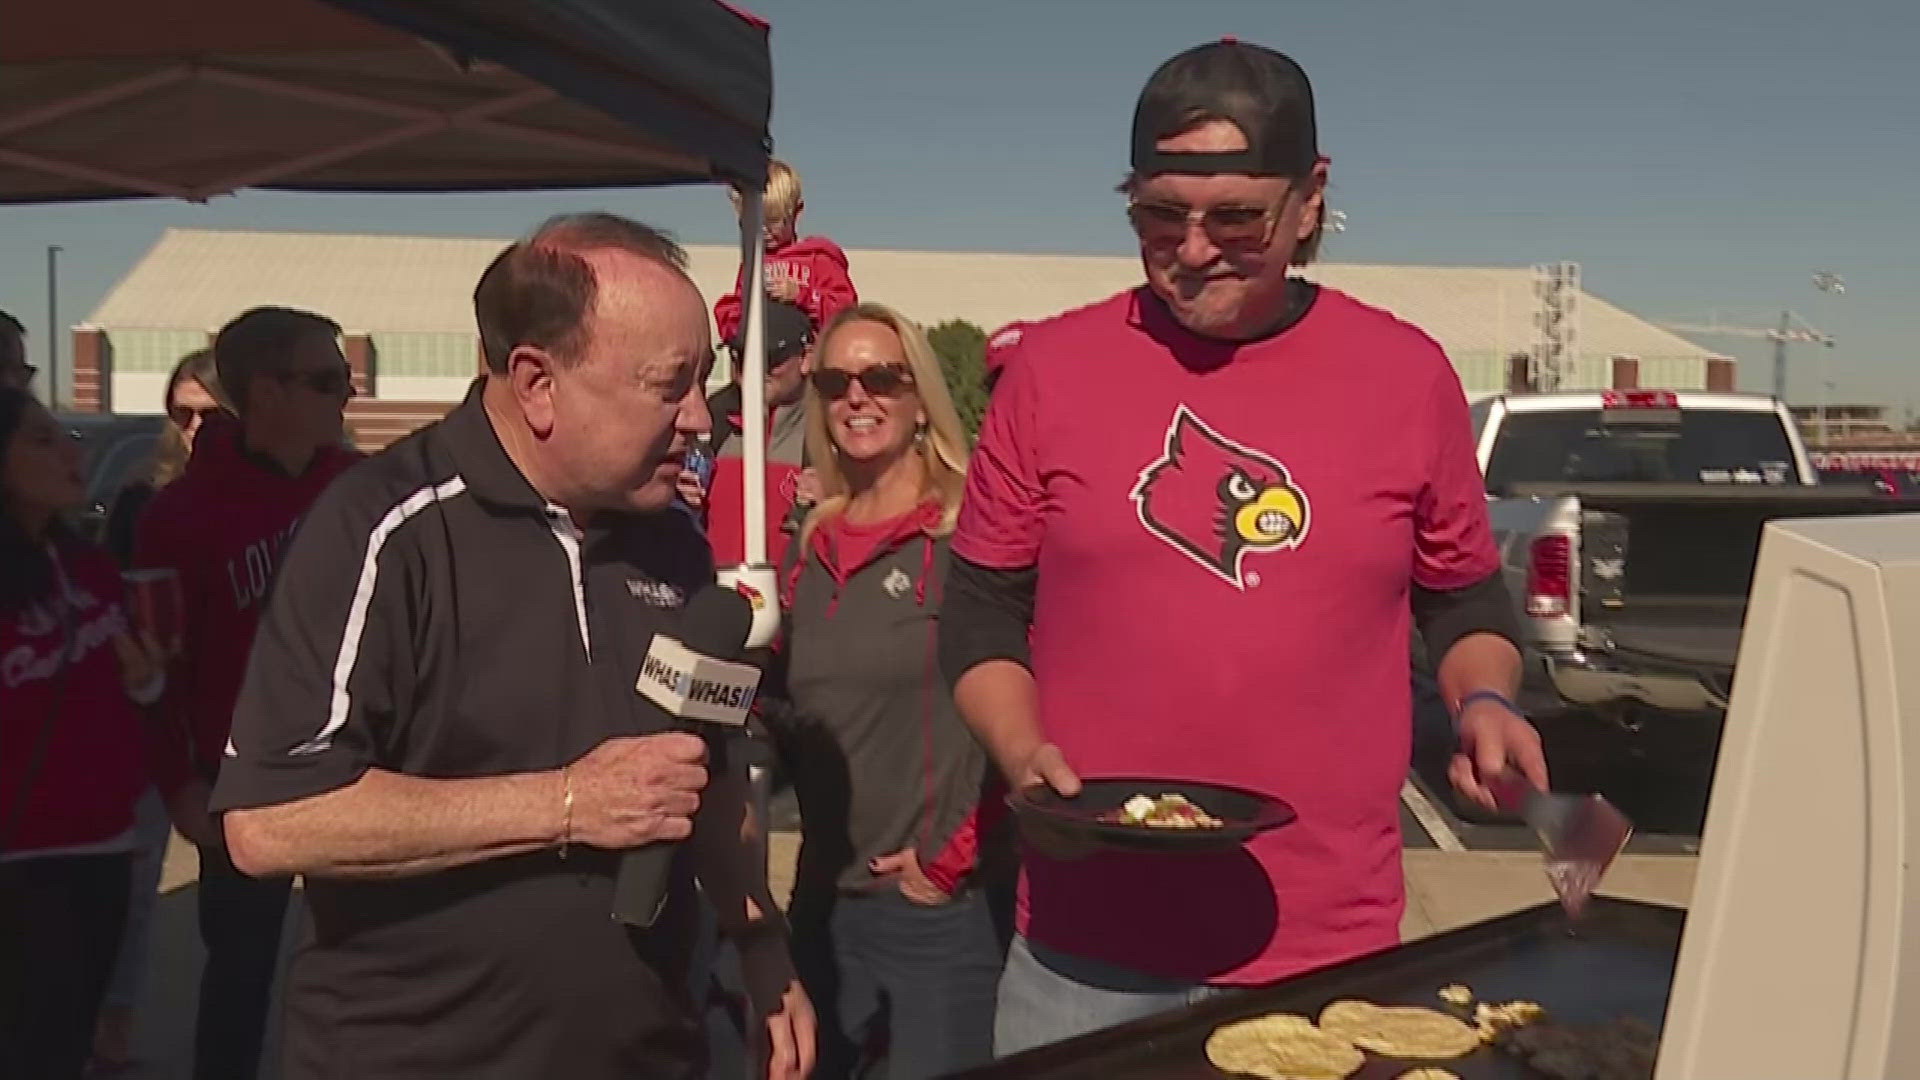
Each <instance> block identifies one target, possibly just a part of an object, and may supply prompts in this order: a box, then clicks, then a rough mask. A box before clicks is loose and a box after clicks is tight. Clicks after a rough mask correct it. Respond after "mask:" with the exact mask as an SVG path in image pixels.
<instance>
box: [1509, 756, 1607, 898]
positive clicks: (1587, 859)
mask: <svg viewBox="0 0 1920 1080" xmlns="http://www.w3.org/2000/svg"><path fill="white" fill-rule="evenodd" d="M1490 786H1491V788H1492V790H1493V797H1494V802H1495V803H1497V804H1498V805H1499V807H1500V809H1502V810H1504V811H1506V812H1507V813H1510V814H1519V815H1520V818H1521V819H1522V820H1523V821H1525V822H1526V823H1527V827H1528V828H1531V829H1532V830H1533V832H1534V835H1535V836H1537V837H1539V838H1540V850H1541V853H1542V854H1543V855H1544V856H1545V859H1546V867H1547V880H1548V881H1549V882H1551V883H1552V884H1553V891H1554V893H1555V894H1556V895H1558V896H1559V897H1560V906H1561V907H1563V908H1565V909H1566V911H1567V915H1568V916H1569V917H1571V918H1578V917H1579V916H1580V913H1581V912H1582V911H1584V910H1585V909H1586V906H1587V898H1588V897H1591V896H1592V895H1593V890H1594V888H1595V887H1596V886H1598V885H1599V884H1600V878H1601V877H1602V876H1603V875H1605V874H1606V872H1607V867H1609V866H1612V865H1613V860H1614V857H1615V856H1616V855H1619V854H1620V849H1621V848H1624V847H1625V846H1626V844H1627V838H1628V837H1630V836H1632V835H1633V822H1631V821H1628V820H1627V816H1626V815H1625V814H1622V813H1621V812H1620V811H1619V809H1618V808H1616V807H1615V806H1614V805H1613V804H1612V803H1610V802H1608V801H1607V800H1606V797H1605V796H1602V795H1600V794H1598V793H1595V794H1590V795H1563V794H1560V793H1557V792H1548V791H1541V790H1540V789H1539V788H1536V787H1534V786H1533V784H1532V783H1530V782H1529V781H1527V780H1526V779H1525V778H1524V777H1520V776H1517V775H1514V774H1511V773H1509V774H1507V775H1506V776H1503V777H1501V778H1500V779H1498V780H1496V781H1494V782H1493V784H1492V785H1490Z"/></svg>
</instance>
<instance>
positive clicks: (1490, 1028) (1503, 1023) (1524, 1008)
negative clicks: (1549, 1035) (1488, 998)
mask: <svg viewBox="0 0 1920 1080" xmlns="http://www.w3.org/2000/svg"><path fill="white" fill-rule="evenodd" d="M1546 1015H1547V1010H1545V1009H1543V1008H1541V1007H1540V1004H1539V1002H1535V1001H1509V1002H1507V1003H1506V1004H1504V1005H1492V1004H1489V1003H1487V1002H1484V1001H1483V1002H1481V1003H1480V1004H1479V1005H1477V1006H1475V1007H1474V1010H1473V1022H1474V1024H1475V1025H1476V1026H1477V1027H1478V1028H1479V1035H1480V1041H1481V1042H1492V1041H1494V1040H1495V1039H1497V1038H1499V1037H1500V1036H1501V1035H1502V1034H1503V1033H1505V1032H1506V1031H1507V1030H1508V1029H1510V1028H1517V1027H1522V1026H1525V1025H1527V1024H1531V1023H1534V1022H1535V1021H1537V1020H1539V1019H1541V1018H1542V1017H1544V1016H1546Z"/></svg>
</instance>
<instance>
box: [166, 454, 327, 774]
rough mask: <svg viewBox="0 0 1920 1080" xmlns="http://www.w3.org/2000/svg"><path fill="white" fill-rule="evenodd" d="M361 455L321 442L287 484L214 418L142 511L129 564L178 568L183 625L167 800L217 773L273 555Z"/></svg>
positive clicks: (170, 694)
mask: <svg viewBox="0 0 1920 1080" xmlns="http://www.w3.org/2000/svg"><path fill="white" fill-rule="evenodd" d="M359 460H360V455H359V454H357V453H355V452H353V451H351V450H348V449H346V448H344V447H327V448H325V449H322V450H321V451H320V453H319V454H317V455H315V456H314V459H313V461H312V462H311V463H310V464H309V465H308V466H307V471H306V472H304V473H302V474H301V475H299V476H292V477H290V476H288V475H286V474H285V473H284V472H282V471H280V468H279V466H277V465H275V464H274V463H273V462H271V461H269V460H267V459H265V458H262V457H259V456H258V455H255V454H252V453H249V452H248V451H247V450H245V449H244V448H243V446H242V445H241V440H240V425H239V424H238V423H237V422H234V421H232V420H209V421H207V426H205V427H203V428H201V430H200V435H199V437H198V438H197V439H195V440H194V449H193V456H192V457H191V458H189V459H187V469H186V472H185V474H183V475H182V476H181V477H180V479H178V480H176V481H174V482H173V483H171V484H169V485H167V486H166V487H165V488H163V489H161V491H160V493H159V494H157V495H155V496H154V497H153V502H152V503H151V504H149V505H148V507H147V511H146V514H145V515H144V516H142V517H141V519H140V528H139V534H138V537H137V539H136V541H135V545H134V565H136V566H140V567H166V568H170V569H173V570H176V571H178V572H179V574H180V594H181V599H182V606H183V608H184V622H185V626H184V631H185V632H184V635H183V647H182V649H181V656H180V660H179V661H178V662H177V663H175V665H174V667H173V669H172V670H171V671H169V672H168V675H167V691H166V695H165V696H164V697H162V698H161V700H160V708H159V717H158V719H159V727H158V733H157V736H156V739H155V743H156V746H155V753H154V761H153V771H154V780H155V782H156V783H157V784H158V785H159V787H160V790H161V791H162V792H163V793H165V794H167V795H172V794H173V793H174V792H175V791H178V790H179V789H180V788H181V787H182V786H184V785H185V784H186V783H187V782H188V781H189V780H191V779H194V778H195V777H198V778H199V779H202V780H205V781H208V782H211V781H212V779H213V777H214V775H215V774H216V773H217V772H218V771H219V768H220V758H221V755H222V753H223V752H224V750H225V749H226V745H227V731H228V728H229V727H230V726H231V725H232V722H233V703H234V699H235V698H237V697H238V696H239V694H240V679H241V677H242V676H243V675H244V674H245V673H246V667H247V652H248V650H249V649H251V648H252V646H253V629H254V625H255V623H256V622H257V621H258V620H259V618H260V613H261V609H262V608H263V607H264V606H265V604H266V599H267V592H268V589H269V588H270V587H271V585H272V583H273V574H274V570H275V568H276V567H278V566H279V563H280V556H281V554H282V553H283V552H284V551H285V550H286V545H287V541H288V540H289V539H291V538H292V536H293V530H294V528H295V526H297V525H298V524H299V523H300V519H301V518H302V517H303V516H305V515H306V512H307V509H308V508H309V507H311V506H312V505H313V502H314V500H315V499H317V498H319V497H320V493H321V492H322V491H323V490H325V489H326V486H327V484H329V483H330V482H332V480H333V478H334V477H336V476H338V475H340V474H341V473H342V472H344V471H346V469H347V467H348V466H350V465H352V464H353V463H354V462H356V461H359Z"/></svg>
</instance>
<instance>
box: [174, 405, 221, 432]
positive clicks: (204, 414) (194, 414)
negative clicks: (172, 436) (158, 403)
mask: <svg viewBox="0 0 1920 1080" xmlns="http://www.w3.org/2000/svg"><path fill="white" fill-rule="evenodd" d="M221 411H222V410H221V408H220V406H218V405H207V406H204V407H202V408H198V409H189V408H185V407H181V408H175V409H170V410H168V412H167V417H168V419H170V420H172V421H173V422H174V424H175V425H176V426H178V427H183V428H184V427H191V426H193V422H194V421H198V422H200V423H202V424H204V423H206V422H207V420H208V418H209V417H214V416H218V415H220V413H221Z"/></svg>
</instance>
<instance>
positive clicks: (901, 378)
mask: <svg viewBox="0 0 1920 1080" xmlns="http://www.w3.org/2000/svg"><path fill="white" fill-rule="evenodd" d="M807 378H808V379H809V380H811V381H812V382H813V388H814V389H815V390H818V391H819V392H820V396H821V397H823V398H826V399H827V400H828V401H838V400H839V399H841V398H843V397H846V396H847V391H848V390H849V389H851V388H852V387H853V384H854V383H856V382H857V383H859V384H860V388H861V389H863V390H865V391H866V392H867V393H869V394H872V395H874V396H875V397H893V396H894V395H896V394H899V393H900V392H902V391H904V390H906V389H907V388H908V387H910V386H912V385H913V371H912V369H910V368H908V367H907V366H906V365H905V364H875V365H873V366H872V367H869V368H861V369H860V370H859V371H857V372H855V371H841V370H840V369H839V368H827V367H823V368H817V369H815V370H814V372H813V374H811V375H809V376H807Z"/></svg>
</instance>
